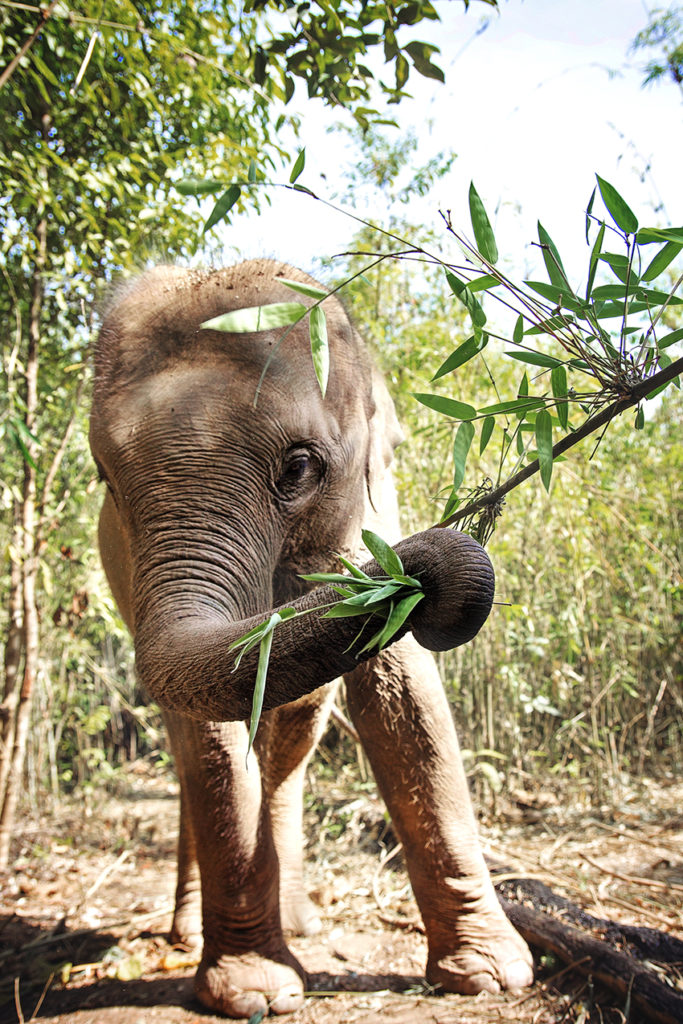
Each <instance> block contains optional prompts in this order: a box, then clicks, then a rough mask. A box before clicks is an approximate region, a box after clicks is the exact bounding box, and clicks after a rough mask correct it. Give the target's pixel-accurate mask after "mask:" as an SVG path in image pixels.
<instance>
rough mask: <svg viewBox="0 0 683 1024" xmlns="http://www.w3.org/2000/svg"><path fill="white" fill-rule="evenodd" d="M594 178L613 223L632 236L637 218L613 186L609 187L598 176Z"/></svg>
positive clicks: (607, 183) (636, 227)
mask: <svg viewBox="0 0 683 1024" xmlns="http://www.w3.org/2000/svg"><path fill="white" fill-rule="evenodd" d="M595 177H596V178H597V182H598V188H599V189H600V195H601V196H602V201H603V203H604V204H605V206H606V207H607V210H608V212H609V214H610V216H611V217H612V220H613V221H614V223H615V224H616V225H617V227H618V228H621V230H622V231H623V232H625V233H626V234H627V235H632V234H634V232H636V231H637V230H638V218H637V217H636V215H635V213H634V212H633V210H632V209H631V207H630V206H629V205H628V203H627V202H626V201H625V200H624V199H622V197H621V196H620V195H619V193H618V192H617V190H616V189H615V187H614V185H610V183H609V182H608V181H605V179H604V178H601V177H600V175H599V174H596V175H595Z"/></svg>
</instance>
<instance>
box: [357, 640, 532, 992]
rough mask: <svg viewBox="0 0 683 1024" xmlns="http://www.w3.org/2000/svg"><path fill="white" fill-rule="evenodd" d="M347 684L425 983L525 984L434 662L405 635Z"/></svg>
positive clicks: (454, 986) (468, 986)
mask: <svg viewBox="0 0 683 1024" xmlns="http://www.w3.org/2000/svg"><path fill="white" fill-rule="evenodd" d="M345 681H346V692H347V702H348V707H349V712H350V714H351V717H352V719H353V722H354V725H355V726H356V729H357V730H358V733H359V735H360V737H361V740H362V742H363V746H364V748H365V750H366V752H367V754H368V758H369V760H370V763H371V765H372V769H373V772H374V775H375V778H376V780H377V784H378V786H379V788H380V791H381V793H382V797H383V799H384V801H385V803H386V804H387V807H388V809H389V813H390V814H391V817H392V820H393V822H394V826H395V828H396V831H397V833H398V835H399V837H400V839H401V842H402V844H403V848H404V853H405V858H406V864H407V867H408V872H409V875H410V880H411V884H412V887H413V891H414V893H415V898H416V900H417V903H418V906H419V908H420V913H421V915H422V919H423V921H424V924H425V931H426V934H427V941H428V947H429V956H428V963H427V979H428V980H429V982H430V983H431V984H434V985H440V986H442V987H443V988H444V989H446V990H447V991H451V992H462V993H470V994H471V993H475V992H479V991H482V990H487V991H495V992H497V991H499V990H500V989H502V988H519V987H523V986H525V985H528V984H530V983H531V981H532V980H533V974H532V967H531V963H532V961H531V956H530V953H529V950H528V948H527V946H526V944H525V942H524V941H523V939H522V938H521V937H520V936H519V935H518V934H517V932H516V931H515V930H514V929H513V927H512V925H511V924H510V923H509V921H508V919H507V918H506V917H505V914H504V913H503V911H502V910H501V907H500V904H499V903H498V899H497V897H496V893H495V890H494V888H493V885H492V883H491V879H490V877H489V874H488V870H487V868H486V864H485V862H484V858H483V855H482V853H481V850H480V845H479V839H478V835H477V827H476V822H475V819H474V814H473V811H472V806H471V802H470V796H469V791H468V786H467V779H466V777H465V772H464V769H463V767H462V762H461V759H460V752H459V749H458V741H457V738H456V734H455V729H454V726H453V721H452V717H451V711H450V708H449V705H448V701H447V700H446V696H445V693H444V691H443V687H442V685H441V680H440V678H439V674H438V671H437V669H436V665H435V663H434V659H433V658H432V656H431V655H430V654H429V653H428V652H427V651H425V650H424V649H423V648H421V647H419V645H418V644H417V643H416V641H415V640H414V639H413V638H412V636H409V635H408V636H406V637H404V638H403V639H402V640H400V641H399V642H398V643H396V644H394V646H393V647H391V648H390V649H389V650H387V651H384V652H382V654H380V655H378V656H377V657H376V658H373V659H372V660H371V661H368V662H366V663H365V664H364V665H362V666H359V668H358V669H357V670H356V671H355V672H353V673H351V675H349V676H346V677H345Z"/></svg>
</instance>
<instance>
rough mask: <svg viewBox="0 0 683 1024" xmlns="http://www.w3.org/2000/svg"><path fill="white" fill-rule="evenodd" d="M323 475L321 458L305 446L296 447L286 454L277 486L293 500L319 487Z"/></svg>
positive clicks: (283, 495)
mask: <svg viewBox="0 0 683 1024" xmlns="http://www.w3.org/2000/svg"><path fill="white" fill-rule="evenodd" d="M321 475H322V472H321V465H320V460H319V459H318V457H317V456H316V455H315V454H314V453H313V452H311V451H308V450H307V449H305V448H294V449H293V450H292V451H289V452H288V453H287V455H286V456H285V459H284V461H283V464H282V469H281V471H280V475H279V477H278V478H277V481H276V487H277V489H278V491H279V493H280V494H281V495H282V497H283V498H285V499H287V500H288V501H292V500H293V499H294V498H299V497H301V496H302V495H304V494H306V493H307V492H309V491H311V490H313V489H314V488H315V487H317V485H318V483H319V481H320V477H321Z"/></svg>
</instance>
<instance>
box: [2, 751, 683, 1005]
mask: <svg viewBox="0 0 683 1024" xmlns="http://www.w3.org/2000/svg"><path fill="white" fill-rule="evenodd" d="M311 781H312V786H313V791H314V793H313V797H312V798H311V802H310V806H309V808H308V811H307V828H308V836H309V851H308V855H309V859H308V882H309V887H310V891H311V895H312V898H313V899H314V900H315V901H316V902H317V903H318V904H319V905H320V907H321V910H322V912H323V916H324V920H325V925H324V928H323V931H322V933H321V934H320V935H318V936H315V937H313V938H306V939H292V940H291V946H292V949H293V950H294V952H295V953H296V955H297V956H298V957H299V959H300V960H301V962H302V963H303V964H304V966H305V968H306V970H307V971H308V974H309V980H308V989H309V997H308V998H307V1000H306V1003H305V1005H304V1007H303V1008H302V1009H301V1010H299V1011H297V1012H296V1013H294V1014H291V1015H290V1016H289V1017H287V1018H283V1019H285V1020H287V1022H288V1024H337V1022H344V1024H347V1022H348V1024H370V1022H374V1021H376V1020H377V1019H378V1018H380V1017H381V1019H382V1020H383V1021H386V1022H388V1024H422V1022H424V1024H456V1022H457V1024H494V1022H503V1021H522V1022H527V1024H551V1022H556V1024H560V1022H562V1024H565V1022H567V1024H568V1022H577V1024H585V1022H588V1021H604V1022H605V1024H609V1022H612V1021H614V1022H616V1021H626V1020H627V1019H628V1020H630V1021H631V1022H636V1021H638V1020H640V1019H643V1018H642V1017H640V1016H639V1015H638V1014H637V1013H634V1012H633V1011H631V1012H630V1014H629V1007H628V1005H625V1003H624V999H623V998H620V997H618V996H613V995H611V994H610V993H608V992H607V991H606V990H604V989H601V988H599V987H597V986H595V985H594V984H593V982H592V979H591V977H590V976H586V975H585V973H583V974H582V973H580V972H577V971H575V970H571V969H570V968H567V966H566V965H564V964H563V963H561V962H559V961H558V960H556V959H555V958H554V957H553V956H552V955H548V954H544V953H543V952H541V951H535V953H536V962H537V969H538V970H537V982H536V985H535V986H534V988H533V989H531V990H530V991H528V992H524V993H511V994H505V995H500V996H490V995H482V996H479V997H476V998H472V997H464V996H453V995H448V996H440V995H438V994H436V993H434V992H432V991H430V990H429V988H428V987H427V986H426V984H425V982H424V979H423V978H422V970H423V967H424V962H425V957H426V947H425V940H424V937H423V935H422V934H421V931H420V922H419V918H418V915H417V910H416V906H415V903H414V901H413V899H412V895H411V893H410V887H409V885H408V883H407V879H406V876H405V873H404V871H403V867H402V864H401V858H400V851H399V853H398V854H397V855H396V856H393V857H388V853H389V852H390V851H391V850H392V848H393V847H394V846H395V838H394V836H393V835H392V832H391V827H390V825H388V823H387V821H386V818H385V815H384V813H383V807H382V805H381V803H380V801H379V800H378V799H377V797H376V795H375V794H374V789H373V787H372V786H371V784H367V785H366V786H363V785H359V784H358V783H357V782H354V783H351V781H350V780H348V779H346V778H345V777H344V776H343V773H342V775H341V776H339V775H337V776H336V777H335V778H334V779H333V780H328V781H325V780H324V779H323V778H321V777H317V778H315V779H312V780H311ZM612 796H613V798H615V797H616V798H617V799H613V801H612V804H611V806H610V807H609V808H608V807H601V808H591V807H589V806H587V805H586V798H585V796H582V795H581V792H580V791H577V792H575V793H573V794H572V795H571V797H568V796H567V794H558V793H557V792H554V791H553V790H552V789H549V788H547V787H546V788H545V789H543V790H540V789H539V788H538V787H537V786H534V787H532V788H530V789H528V790H525V791H524V792H516V793H513V794H512V795H510V796H509V797H508V798H506V799H505V800H502V799H501V800H499V801H498V806H497V808H496V814H495V816H494V815H493V814H492V812H491V810H490V809H489V811H488V812H487V813H486V814H483V815H482V822H481V832H482V839H483V842H484V847H485V852H486V854H487V856H488V857H489V858H490V859H491V860H492V861H494V862H497V863H498V864H499V865H500V864H504V865H505V866H506V872H507V875H508V876H510V875H511V874H512V875H513V876H517V875H519V876H524V877H533V878H537V879H540V880H541V881H543V882H545V883H546V884H547V885H550V886H551V887H552V888H553V889H554V890H555V891H556V892H558V893H561V894H562V895H564V896H566V897H568V898H569V899H571V900H573V901H575V902H576V903H578V904H579V905H580V906H581V907H583V908H584V909H585V910H587V911H588V912H589V913H591V914H593V915H594V916H596V917H601V918H604V917H608V918H611V919H613V920H616V921H621V922H622V923H626V924H636V925H648V926H650V927H653V928H657V929H661V930H664V931H666V932H669V933H671V934H672V935H674V936H677V937H678V938H681V939H683V786H681V785H675V784H674V783H673V782H672V783H670V784H668V785H667V784H663V783H660V784H657V785H655V784H654V783H646V782H644V783H643V784H642V785H640V786H639V787H638V789H637V790H635V789H633V788H628V787H626V786H624V787H623V790H622V791H621V792H620V793H618V794H615V793H613V794H612ZM176 836H177V787H176V784H175V782H174V781H173V780H172V779H171V778H170V776H167V775H159V774H158V773H155V772H153V771H152V770H151V769H150V768H149V767H148V766H147V765H145V764H143V763H138V764H137V765H135V766H133V768H132V769H131V770H130V772H129V773H127V774H126V776H125V778H124V779H123V781H122V782H121V784H120V792H119V795H117V796H111V795H105V794H102V793H99V794H98V793H90V794H88V795H87V796H86V797H83V796H81V797H80V798H79V799H78V800H76V799H72V800H70V801H68V802H64V803H62V804H61V805H60V806H59V808H57V809H55V810H54V811H53V812H52V813H50V814H44V815H42V816H41V817H40V818H39V817H37V816H30V815H29V816H26V817H25V818H24V819H23V820H21V821H20V822H19V825H18V829H17V835H16V845H15V849H14V854H15V859H14V862H13V866H12V868H11V870H10V871H8V872H6V873H5V874H4V875H0V1024H5V1022H7V1024H10V1022H11V1024H16V1022H19V1024H23V1022H24V1021H26V1022H29V1021H40V1022H42V1024H67V1022H68V1024H150V1022H157V1021H159V1022H161V1021H163V1022H164V1024H212V1022H218V1021H220V1020H223V1019H224V1018H218V1017H215V1016H213V1015H211V1014H209V1013H207V1012H205V1011H203V1010H202V1008H201V1006H200V1005H199V1004H198V1003H197V1002H196V1001H195V999H194V996H193V991H192V977H193V974H194V967H195V964H196V960H195V959H194V958H193V957H192V956H191V955H188V954H187V952H186V951H183V950H181V949H174V948H173V947H171V946H170V945H169V944H168V942H167V939H166V931H167V929H168V927H169V925H170V919H171V906H172V894H173V887H174V857H175V843H176ZM655 966H656V965H655ZM667 971H668V975H667V981H668V984H670V985H672V986H673V987H674V988H676V989H677V990H678V991H679V992H681V993H683V980H682V977H683V976H682V975H681V971H683V964H681V965H678V967H671V965H669V967H668V968H667ZM626 1002H627V1003H628V1000H627V1001H626Z"/></svg>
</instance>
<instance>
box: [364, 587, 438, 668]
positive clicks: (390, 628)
mask: <svg viewBox="0 0 683 1024" xmlns="http://www.w3.org/2000/svg"><path fill="white" fill-rule="evenodd" d="M424 596H425V595H424V594H423V593H422V592H420V593H418V594H410V595H409V596H408V597H404V598H403V600H402V601H399V602H398V603H397V604H395V605H394V606H393V607H392V609H391V611H390V612H389V615H388V617H387V621H386V622H385V624H384V626H383V627H382V628H381V629H380V630H379V631H378V632H377V633H375V635H374V636H373V637H372V638H371V639H370V640H369V641H368V643H367V644H366V645H365V647H363V648H362V649H361V650H360V651H359V654H364V653H365V651H370V650H372V648H373V647H375V646H376V647H377V649H378V650H382V648H383V647H386V645H387V644H388V643H389V641H390V640H391V638H392V637H393V636H394V634H395V633H397V632H398V630H399V629H400V628H401V626H402V625H403V623H404V622H405V621H406V619H407V618H408V616H409V615H410V613H411V612H412V610H413V609H414V608H415V606H416V605H417V604H419V602H420V601H421V600H422V598H423V597H424Z"/></svg>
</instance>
